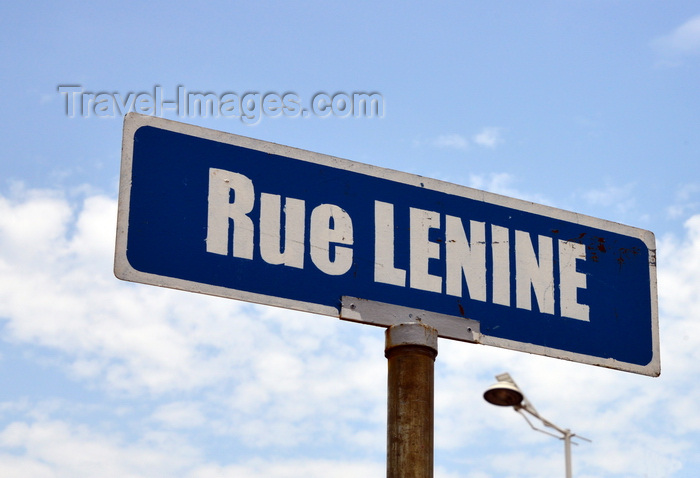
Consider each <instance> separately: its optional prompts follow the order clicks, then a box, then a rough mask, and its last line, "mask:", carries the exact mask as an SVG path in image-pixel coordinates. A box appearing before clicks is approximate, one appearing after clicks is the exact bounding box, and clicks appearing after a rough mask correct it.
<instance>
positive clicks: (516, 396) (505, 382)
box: [484, 373, 591, 478]
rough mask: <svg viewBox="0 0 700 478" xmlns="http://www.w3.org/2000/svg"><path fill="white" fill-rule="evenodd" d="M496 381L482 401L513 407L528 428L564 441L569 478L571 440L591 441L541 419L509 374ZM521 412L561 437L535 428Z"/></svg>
mask: <svg viewBox="0 0 700 478" xmlns="http://www.w3.org/2000/svg"><path fill="white" fill-rule="evenodd" d="M496 380H498V383H496V384H494V385H491V386H490V387H489V388H487V389H486V391H485V392H484V400H486V401H487V402H489V403H491V404H493V405H498V406H500V407H513V409H514V410H515V411H516V412H518V413H520V414H521V415H522V416H523V418H524V419H525V421H526V422H527V423H528V425H530V428H532V429H533V430H536V431H538V432H542V433H546V434H547V435H550V436H553V437H554V438H558V439H560V440H564V456H565V459H566V478H571V476H572V475H571V439H572V438H573V437H577V438H579V439H581V440H585V441H587V442H590V441H591V440H589V439H588V438H584V437H582V436H580V435H576V434H575V433H571V430H569V429H568V428H566V429H563V428H560V427H558V426H557V425H555V424H554V423H552V422H550V421H549V420H547V419H545V418H543V417H542V416H541V415H540V414H539V413H538V412H537V410H536V409H535V407H533V406H532V404H531V403H530V402H529V401H528V399H527V398H526V397H525V394H524V393H523V392H522V391H521V390H520V388H518V386H517V385H516V383H515V381H514V380H513V379H512V378H511V376H510V374H507V373H502V374H500V375H496ZM523 411H525V412H527V413H529V414H530V415H532V416H533V417H535V418H537V419H538V420H540V421H541V422H542V424H543V425H544V426H545V427H548V428H551V429H553V430H555V431H557V432H558V433H560V434H561V436H559V435H557V434H555V433H551V432H548V431H546V430H542V429H540V428H537V427H536V426H535V425H533V424H532V422H531V421H530V419H529V418H528V417H527V415H525V414H524V413H523ZM574 445H577V443H574Z"/></svg>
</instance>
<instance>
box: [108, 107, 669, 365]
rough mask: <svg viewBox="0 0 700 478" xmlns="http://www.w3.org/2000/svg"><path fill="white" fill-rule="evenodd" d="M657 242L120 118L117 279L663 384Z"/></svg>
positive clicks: (405, 178)
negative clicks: (415, 329) (430, 331)
mask: <svg viewBox="0 0 700 478" xmlns="http://www.w3.org/2000/svg"><path fill="white" fill-rule="evenodd" d="M655 252H656V251H655V240H654V236H653V234H652V233H651V232H648V231H644V230H640V229H636V228H633V227H629V226H624V225H621V224H617V223H612V222H608V221H604V220H601V219H595V218H592V217H588V216H583V215H580V214H576V213H573V212H568V211H563V210H559V209H555V208H552V207H548V206H542V205H538V204H534V203H530V202H526V201H521V200H517V199H513V198H508V197H504V196H500V195H496V194H491V193H487V192H484V191H478V190H475V189H471V188H467V187H463V186H458V185H454V184H448V183H445V182H442V181H437V180H434V179H429V178H424V177H420V176H416V175H411V174H407V173H402V172H398V171H392V170H387V169H383V168H378V167H374V166H369V165H366V164H361V163H356V162H351V161H347V160H343V159H339V158H335V157H330V156H325V155H321V154H317V153H312V152H308V151H303V150H299V149H294V148H290V147H286V146H280V145H277V144H273V143H268V142H264V141H259V140H255V139H251V138H245V137H241V136H236V135H232V134H227V133H222V132H218V131H213V130H209V129H204V128H200V127H196V126H191V125H185V124H181V123H177V122H173V121H169V120H164V119H161V118H156V117H150V116H142V115H137V114H129V115H127V117H126V118H125V122H124V139H123V150H122V171H121V181H120V190H119V215H118V225H117V246H116V255H115V274H116V276H117V277H119V278H120V279H124V280H129V281H134V282H140V283H145V284H152V285H157V286H163V287H171V288H175V289H181V290H186V291H192V292H200V293H205V294H211V295H215V296H221V297H229V298H234V299H240V300H246V301H252V302H257V303H262V304H268V305H273V306H279V307H285V308H291V309H297V310H302V311H307V312H313V313H318V314H323V315H329V316H334V317H341V318H343V319H346V320H353V321H357V322H362V323H368V324H374V325H382V326H389V325H392V324H394V323H399V322H405V321H406V320H407V319H410V318H413V319H416V320H421V321H423V322H425V323H427V324H429V325H430V326H432V327H434V328H437V329H438V334H439V335H440V336H442V337H447V338H452V339H457V340H464V341H468V342H476V343H481V344H487V345H494V346H498V347H504V348H508V349H514V350H520V351H525V352H530V353H535V354H540V355H546V356H550V357H556V358H562V359H567V360H572V361H576V362H582V363H588V364H593V365H599V366H603V367H609V368H614V369H619V370H625V371H629V372H634V373H641V374H645V375H652V376H657V375H659V373H660V364H659V340H658V318H657V294H656V264H655Z"/></svg>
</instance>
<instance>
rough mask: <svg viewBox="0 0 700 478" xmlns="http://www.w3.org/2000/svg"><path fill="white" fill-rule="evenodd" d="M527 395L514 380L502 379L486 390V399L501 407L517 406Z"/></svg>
mask: <svg viewBox="0 0 700 478" xmlns="http://www.w3.org/2000/svg"><path fill="white" fill-rule="evenodd" d="M524 398H525V396H524V395H523V392H521V391H520V389H519V388H518V386H517V385H516V384H515V383H513V382H508V381H500V382H498V383H496V384H494V385H491V386H490V387H489V388H487V389H486V391H485V392H484V400H486V401H487V402H489V403H491V404H493V405H498V406H500V407H517V406H519V405H520V404H521V403H522V402H523V399H524Z"/></svg>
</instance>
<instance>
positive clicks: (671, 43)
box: [652, 15, 700, 66]
mask: <svg viewBox="0 0 700 478" xmlns="http://www.w3.org/2000/svg"><path fill="white" fill-rule="evenodd" d="M652 47H653V49H654V50H655V51H656V53H657V55H659V57H660V60H659V64H660V65H665V66H677V65H679V64H680V63H682V60H683V58H686V57H689V56H695V55H698V54H700V15H697V16H695V17H692V18H691V19H690V20H688V21H686V22H685V23H683V24H682V25H680V26H679V27H677V28H675V29H674V30H673V31H671V32H670V33H668V34H666V35H663V36H660V37H658V38H656V39H654V40H653V41H652Z"/></svg>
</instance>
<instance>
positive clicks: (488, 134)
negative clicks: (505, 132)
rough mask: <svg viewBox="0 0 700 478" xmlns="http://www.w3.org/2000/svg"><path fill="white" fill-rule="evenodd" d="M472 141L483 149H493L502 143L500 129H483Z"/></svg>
mask: <svg viewBox="0 0 700 478" xmlns="http://www.w3.org/2000/svg"><path fill="white" fill-rule="evenodd" d="M473 141H474V143H476V144H478V145H479V146H483V147H485V148H495V147H496V146H497V145H499V144H500V143H502V142H503V137H502V133H501V128H484V129H482V130H481V132H479V133H478V134H475V135H474V138H473Z"/></svg>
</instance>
